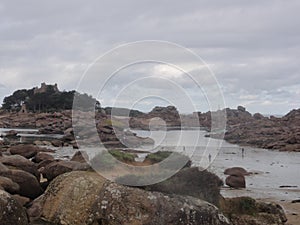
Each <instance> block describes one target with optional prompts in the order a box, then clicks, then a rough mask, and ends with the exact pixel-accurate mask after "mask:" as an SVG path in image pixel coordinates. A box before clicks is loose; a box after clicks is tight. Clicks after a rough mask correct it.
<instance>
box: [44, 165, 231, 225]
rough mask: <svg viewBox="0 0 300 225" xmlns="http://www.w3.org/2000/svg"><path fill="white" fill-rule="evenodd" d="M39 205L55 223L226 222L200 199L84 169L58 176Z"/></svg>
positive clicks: (223, 224) (149, 224) (217, 224)
mask: <svg viewBox="0 0 300 225" xmlns="http://www.w3.org/2000/svg"><path fill="white" fill-rule="evenodd" d="M39 204H41V205H42V207H41V218H42V219H44V220H45V221H47V222H51V223H54V224H72V225H76V224H78V225H79V224H80V225H82V224H93V225H94V224H101V225H109V224H112V225H117V224H124V225H126V224H128V225H129V224H130V225H132V224H133V225H138V224H143V225H157V224H166V225H167V224H170V225H171V224H172V225H176V224H182V225H185V224H191V225H196V224H212V225H227V224H229V222H228V220H227V218H226V217H225V216H224V215H223V214H222V213H221V212H220V211H219V210H218V209H217V208H216V207H215V206H214V205H212V204H210V203H208V202H205V201H203V200H200V199H196V198H193V197H183V196H178V195H172V196H167V195H164V194H162V193H158V192H148V191H144V190H141V189H137V188H131V187H125V186H122V185H119V184H116V183H112V182H110V181H107V180H105V179H104V178H103V177H101V176H99V175H98V174H97V173H93V172H84V171H76V172H71V173H67V174H64V175H61V176H59V177H57V178H56V179H55V180H54V181H53V182H52V183H51V184H50V185H49V187H48V189H47V191H46V192H45V194H44V196H42V200H40V201H39Z"/></svg>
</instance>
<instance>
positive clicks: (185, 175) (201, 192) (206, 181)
mask: <svg viewBox="0 0 300 225" xmlns="http://www.w3.org/2000/svg"><path fill="white" fill-rule="evenodd" d="M222 185H223V181H222V180H221V179H220V178H219V177H218V176H216V175H215V174H212V173H210V172H208V171H206V170H204V171H200V170H199V169H198V168H195V167H193V168H185V169H182V170H180V171H179V172H178V173H176V174H175V175H174V176H172V177H170V178H169V179H167V180H165V181H163V182H160V183H157V184H153V185H150V186H146V187H144V189H146V190H148V191H158V192H163V193H167V194H177V195H184V196H185V195H189V196H192V197H196V198H199V199H202V200H205V201H208V202H210V203H212V204H214V205H216V206H218V205H219V202H220V198H222V197H221V194H220V188H221V186H222Z"/></svg>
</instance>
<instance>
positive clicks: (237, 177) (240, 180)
mask: <svg viewBox="0 0 300 225" xmlns="http://www.w3.org/2000/svg"><path fill="white" fill-rule="evenodd" d="M225 183H226V185H228V186H229V187H232V188H246V179H245V177H244V175H243V174H234V175H230V176H228V177H227V178H226V180H225Z"/></svg>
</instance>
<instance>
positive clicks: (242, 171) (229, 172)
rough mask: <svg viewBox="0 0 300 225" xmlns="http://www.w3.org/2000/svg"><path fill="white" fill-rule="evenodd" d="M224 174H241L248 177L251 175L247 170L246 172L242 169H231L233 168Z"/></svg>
mask: <svg viewBox="0 0 300 225" xmlns="http://www.w3.org/2000/svg"><path fill="white" fill-rule="evenodd" d="M224 174H225V175H239V174H242V175H244V176H248V175H250V174H251V173H250V172H248V171H247V170H245V169H244V168H242V167H231V168H227V169H226V170H224Z"/></svg>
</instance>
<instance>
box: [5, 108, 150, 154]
mask: <svg viewBox="0 0 300 225" xmlns="http://www.w3.org/2000/svg"><path fill="white" fill-rule="evenodd" d="M86 114H91V113H90V112H78V113H77V116H78V117H82V118H84V117H86V116H87V115H86ZM88 116H89V117H90V116H91V115H88ZM94 119H95V123H96V129H97V134H95V132H94V130H93V129H82V130H79V131H78V133H77V135H78V136H79V137H81V138H84V139H85V142H86V143H90V144H91V145H92V144H93V143H98V141H99V140H98V139H99V138H100V139H101V142H102V143H103V144H104V145H105V146H107V147H138V146H140V145H142V144H150V145H151V144H153V140H151V139H149V138H140V137H137V136H136V135H135V133H132V132H130V131H126V132H124V131H123V126H122V124H117V125H115V124H113V121H112V119H111V117H109V116H107V115H106V114H105V113H103V112H98V113H96V114H95V115H94ZM93 126H95V125H94V124H93ZM0 127H1V128H11V129H12V130H10V131H9V132H8V133H7V134H6V135H5V136H6V137H7V138H14V137H16V136H17V134H18V133H17V132H16V131H14V130H13V129H16V128H26V129H28V128H33V129H38V133H39V134H46V135H49V134H59V135H62V138H60V139H59V140H57V139H54V140H53V141H50V142H49V141H46V142H37V144H39V145H43V144H45V145H53V146H55V147H60V146H70V145H71V146H73V147H74V148H78V146H77V143H76V141H75V138H74V130H73V127H72V111H71V110H66V111H62V112H55V113H2V114H0ZM85 128H86V127H85ZM0 145H1V143H0ZM2 145H3V142H2Z"/></svg>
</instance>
